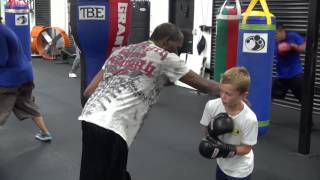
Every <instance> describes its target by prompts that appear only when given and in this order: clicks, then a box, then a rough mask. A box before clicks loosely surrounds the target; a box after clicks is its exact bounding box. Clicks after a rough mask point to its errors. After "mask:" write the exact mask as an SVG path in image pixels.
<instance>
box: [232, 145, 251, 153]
mask: <svg viewBox="0 0 320 180" xmlns="http://www.w3.org/2000/svg"><path fill="white" fill-rule="evenodd" d="M251 149H252V146H250V145H246V144H241V145H238V146H236V155H239V156H242V155H246V154H248V153H249V152H250V151H251Z"/></svg>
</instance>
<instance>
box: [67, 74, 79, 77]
mask: <svg viewBox="0 0 320 180" xmlns="http://www.w3.org/2000/svg"><path fill="white" fill-rule="evenodd" d="M77 77H78V76H77V75H76V73H69V78H77Z"/></svg>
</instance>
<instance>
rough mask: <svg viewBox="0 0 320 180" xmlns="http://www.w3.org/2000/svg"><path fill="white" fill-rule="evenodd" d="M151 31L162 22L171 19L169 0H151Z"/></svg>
mask: <svg viewBox="0 0 320 180" xmlns="http://www.w3.org/2000/svg"><path fill="white" fill-rule="evenodd" d="M150 6H151V7H150V33H152V32H153V30H154V29H155V28H156V27H157V26H158V25H159V24H161V23H165V22H168V21H169V0H167V1H165V0H150Z"/></svg>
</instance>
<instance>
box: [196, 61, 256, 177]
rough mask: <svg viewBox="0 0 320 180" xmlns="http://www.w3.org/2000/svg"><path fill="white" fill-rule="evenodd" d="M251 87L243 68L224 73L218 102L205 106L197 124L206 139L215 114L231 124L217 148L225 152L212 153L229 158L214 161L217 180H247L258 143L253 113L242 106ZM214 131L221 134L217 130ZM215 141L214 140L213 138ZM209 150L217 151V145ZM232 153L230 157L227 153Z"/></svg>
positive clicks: (210, 102) (246, 72)
mask: <svg viewBox="0 0 320 180" xmlns="http://www.w3.org/2000/svg"><path fill="white" fill-rule="evenodd" d="M249 85H250V76H249V73H248V71H247V70H246V69H245V68H244V67H234V68H231V69H229V70H227V71H226V72H225V73H224V74H223V75H222V77H221V80H220V85H219V88H220V98H218V99H214V100H210V101H208V103H207V104H206V107H205V109H204V112H203V115H202V119H201V121H200V124H201V125H203V126H204V135H205V136H207V135H208V128H207V127H208V125H209V123H210V121H211V120H213V119H217V118H215V117H216V116H217V115H218V114H221V113H227V115H228V116H229V117H231V119H232V120H233V131H232V133H226V134H222V135H219V136H218V137H217V138H218V139H219V140H220V142H219V143H218V144H220V145H221V144H222V145H223V146H224V147H228V148H227V151H229V152H224V151H225V150H226V149H213V150H212V152H213V154H214V153H216V152H224V153H225V154H228V155H226V156H223V157H221V156H220V157H219V156H216V157H213V156H210V158H216V159H217V170H216V179H217V180H229V179H242V180H247V179H250V176H251V173H252V171H253V167H254V155H253V151H252V146H253V145H255V144H256V143H257V136H258V121H257V117H256V115H255V113H254V112H253V111H252V110H251V109H250V108H249V107H248V105H247V104H246V103H245V101H246V97H247V95H248V89H249ZM216 130H217V131H221V130H218V129H216ZM213 138H214V137H213ZM218 144H217V146H215V145H214V146H212V148H220V147H222V146H220V145H218ZM231 150H232V151H233V152H232V153H230V151H231Z"/></svg>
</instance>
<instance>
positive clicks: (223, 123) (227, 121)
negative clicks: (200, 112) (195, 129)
mask: <svg viewBox="0 0 320 180" xmlns="http://www.w3.org/2000/svg"><path fill="white" fill-rule="evenodd" d="M207 128H208V134H209V136H211V137H212V138H214V139H218V136H219V135H222V134H226V133H231V132H232V131H233V128H234V124H233V119H232V118H231V117H229V115H228V114H227V113H219V114H218V115H216V116H215V117H214V119H212V120H211V121H210V122H209V124H208V127H207Z"/></svg>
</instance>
